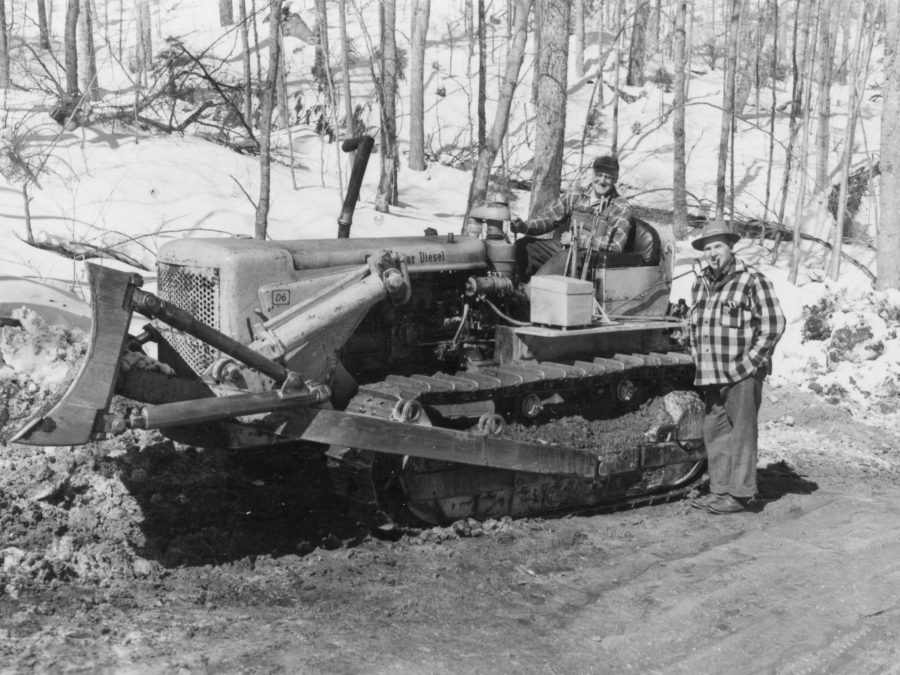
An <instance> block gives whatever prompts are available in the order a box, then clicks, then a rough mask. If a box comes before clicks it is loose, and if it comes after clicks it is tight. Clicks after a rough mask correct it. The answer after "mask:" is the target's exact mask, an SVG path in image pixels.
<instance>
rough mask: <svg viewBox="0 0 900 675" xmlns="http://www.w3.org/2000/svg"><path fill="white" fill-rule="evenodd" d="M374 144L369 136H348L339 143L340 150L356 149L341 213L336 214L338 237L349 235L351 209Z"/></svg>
mask: <svg viewBox="0 0 900 675" xmlns="http://www.w3.org/2000/svg"><path fill="white" fill-rule="evenodd" d="M374 144H375V139H374V138H372V137H371V136H357V137H356V138H348V139H347V140H346V141H344V142H343V143H342V144H341V150H343V151H344V152H353V151H354V150H355V151H356V160H355V161H354V162H353V170H352V171H351V172H350V182H349V183H347V194H346V195H345V196H344V205H343V207H341V215H339V216H338V235H337V236H338V239H347V238H349V237H350V225H351V223H352V222H353V211H354V210H355V209H356V202H357V201H359V188H360V187H362V181H363V176H364V175H365V173H366V165H367V164H368V163H369V155H371V154H372V146H373V145H374Z"/></svg>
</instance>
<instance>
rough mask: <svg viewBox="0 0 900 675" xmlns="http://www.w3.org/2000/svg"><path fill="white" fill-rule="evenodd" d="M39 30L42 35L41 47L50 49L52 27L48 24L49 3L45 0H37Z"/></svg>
mask: <svg viewBox="0 0 900 675" xmlns="http://www.w3.org/2000/svg"><path fill="white" fill-rule="evenodd" d="M37 13H38V32H39V33H40V36H41V43H40V44H41V49H50V29H49V27H48V24H47V5H46V4H45V2H44V0H38V1H37Z"/></svg>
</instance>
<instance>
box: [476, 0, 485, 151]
mask: <svg viewBox="0 0 900 675" xmlns="http://www.w3.org/2000/svg"><path fill="white" fill-rule="evenodd" d="M484 21H485V17H484V0H478V149H477V150H476V152H477V153H480V152H481V149H482V148H483V147H484V137H485V134H486V133H487V131H486V129H487V112H486V111H485V102H486V101H487V36H486V35H485V25H484Z"/></svg>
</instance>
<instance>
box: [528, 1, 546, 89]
mask: <svg viewBox="0 0 900 675" xmlns="http://www.w3.org/2000/svg"><path fill="white" fill-rule="evenodd" d="M545 2H546V0H534V30H533V31H532V33H533V34H534V66H533V68H532V71H531V102H532V103H537V100H538V84H539V82H540V79H541V73H540V70H541V68H540V64H539V63H538V61H539V59H540V55H541V23H542V21H543V16H544V3H545Z"/></svg>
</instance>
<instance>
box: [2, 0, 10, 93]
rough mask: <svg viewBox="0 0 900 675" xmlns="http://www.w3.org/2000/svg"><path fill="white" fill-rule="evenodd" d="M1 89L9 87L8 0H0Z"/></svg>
mask: <svg viewBox="0 0 900 675" xmlns="http://www.w3.org/2000/svg"><path fill="white" fill-rule="evenodd" d="M0 89H9V33H8V32H7V28H6V0H0Z"/></svg>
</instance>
